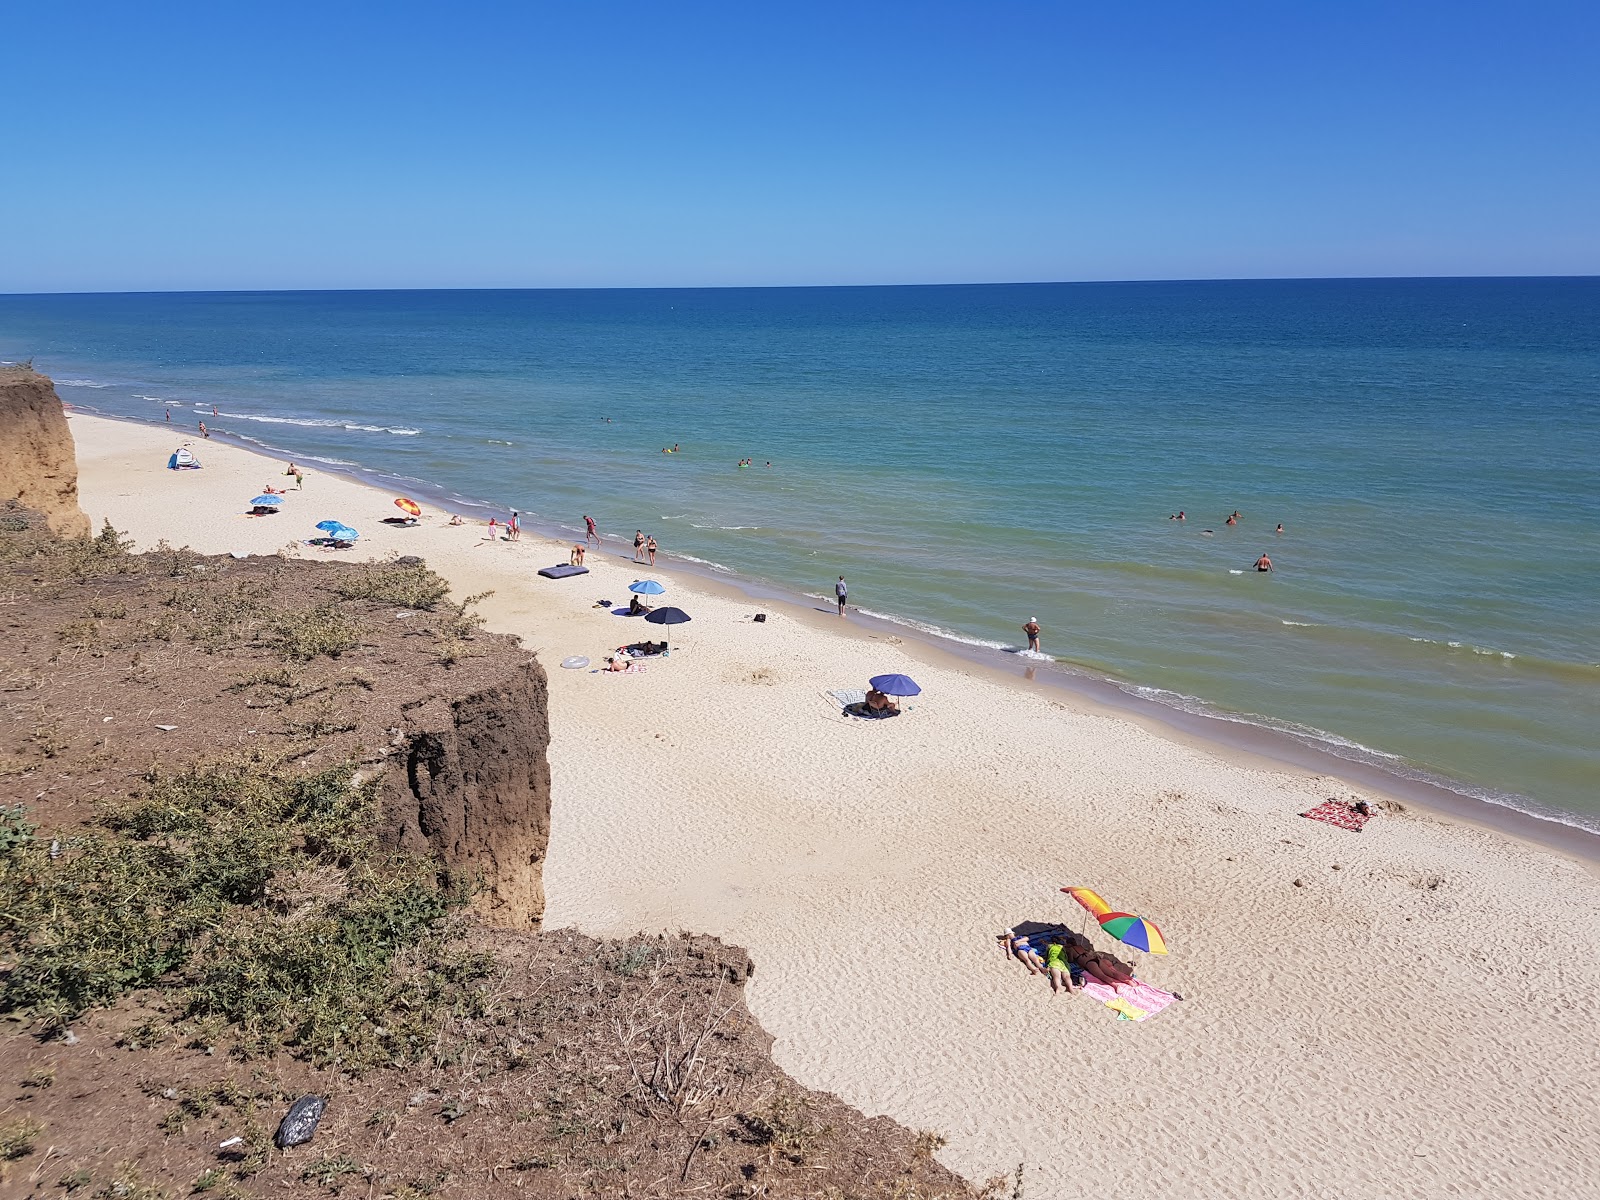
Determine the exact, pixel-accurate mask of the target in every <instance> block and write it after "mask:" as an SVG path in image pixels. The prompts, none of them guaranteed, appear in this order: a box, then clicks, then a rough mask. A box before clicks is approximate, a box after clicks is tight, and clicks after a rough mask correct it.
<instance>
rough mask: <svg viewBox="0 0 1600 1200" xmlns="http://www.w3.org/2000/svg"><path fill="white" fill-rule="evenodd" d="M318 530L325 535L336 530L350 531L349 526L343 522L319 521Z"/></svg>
mask: <svg viewBox="0 0 1600 1200" xmlns="http://www.w3.org/2000/svg"><path fill="white" fill-rule="evenodd" d="M317 528H318V529H320V530H322V531H323V532H324V533H332V532H333V531H334V530H335V529H348V528H349V526H348V525H346V524H345V523H344V522H343V521H318V522H317Z"/></svg>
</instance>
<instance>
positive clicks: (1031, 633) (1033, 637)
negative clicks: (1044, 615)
mask: <svg viewBox="0 0 1600 1200" xmlns="http://www.w3.org/2000/svg"><path fill="white" fill-rule="evenodd" d="M1022 632H1023V633H1025V634H1027V635H1028V649H1029V650H1032V651H1033V652H1034V653H1035V654H1037V653H1039V618H1038V617H1029V618H1028V623H1027V624H1026V625H1024V626H1023V627H1022Z"/></svg>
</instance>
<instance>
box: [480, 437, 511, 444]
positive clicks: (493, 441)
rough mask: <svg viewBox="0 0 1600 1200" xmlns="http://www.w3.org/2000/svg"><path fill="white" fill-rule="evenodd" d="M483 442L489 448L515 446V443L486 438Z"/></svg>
mask: <svg viewBox="0 0 1600 1200" xmlns="http://www.w3.org/2000/svg"><path fill="white" fill-rule="evenodd" d="M485 440H486V441H487V442H488V443H489V445H491V446H515V445H516V443H515V442H503V441H501V440H500V439H499V438H487V439H485Z"/></svg>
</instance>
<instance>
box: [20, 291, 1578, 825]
mask: <svg viewBox="0 0 1600 1200" xmlns="http://www.w3.org/2000/svg"><path fill="white" fill-rule="evenodd" d="M0 359H7V360H26V359H32V361H33V362H34V364H35V366H37V367H38V368H39V369H40V370H42V371H44V372H46V373H48V374H50V375H51V376H53V377H54V379H55V381H56V384H57V387H58V390H59V392H60V395H61V397H62V399H63V400H64V401H66V402H67V403H69V404H71V405H73V406H75V407H78V408H82V409H85V410H89V411H94V412H101V413H105V414H109V415H113V416H117V417H122V418H128V419H134V420H139V421H144V422H149V423H155V424H163V423H165V420H166V416H167V414H168V413H169V412H170V414H171V422H172V426H173V429H174V434H175V435H179V434H182V435H183V436H188V437H192V436H194V431H195V428H196V425H197V422H198V421H199V420H201V419H204V420H205V421H206V422H207V424H208V426H209V427H210V428H211V429H212V431H213V432H214V433H216V434H217V435H218V436H223V437H228V438H232V439H235V440H237V441H239V442H241V443H243V444H245V445H249V446H253V447H256V448H259V449H262V450H265V451H269V452H272V453H274V454H278V455H281V456H283V457H293V458H295V459H297V460H298V461H301V462H304V463H306V464H307V465H308V466H313V468H314V469H315V467H316V466H317V465H320V466H322V467H325V468H327V469H330V470H351V471H365V472H367V473H376V474H377V475H378V476H380V477H386V478H389V479H391V480H393V481H394V484H395V486H396V487H397V488H406V489H409V490H412V491H415V492H422V493H424V494H426V495H428V496H430V497H434V498H439V499H448V500H449V501H450V502H451V503H453V504H455V505H456V506H457V507H458V508H460V509H461V510H462V511H465V512H469V513H471V512H479V513H484V514H491V513H500V514H501V515H504V513H505V512H506V511H508V510H509V509H511V508H516V509H519V510H520V511H521V512H522V513H523V516H524V520H525V522H526V523H528V524H530V525H533V526H542V527H544V528H546V529H549V530H551V531H553V532H558V533H559V532H563V531H564V532H566V533H572V534H576V533H578V532H579V531H580V530H581V529H582V527H583V520H582V518H583V516H584V515H585V514H588V515H592V516H593V517H594V518H595V519H596V521H597V522H598V524H599V526H600V528H601V530H602V531H603V532H605V533H608V534H611V535H617V536H626V537H627V538H629V539H630V540H631V536H632V534H633V531H634V530H635V529H642V530H643V531H644V532H646V533H647V534H651V535H653V536H655V537H656V538H657V540H658V541H659V542H660V544H661V546H662V548H663V550H664V551H665V552H667V553H668V554H669V555H671V556H676V557H677V558H678V560H679V561H687V562H689V563H691V564H694V565H695V567H697V568H698V569H700V570H703V571H706V572H709V573H712V574H715V575H718V576H719V577H722V578H725V579H728V580H730V581H733V582H740V581H743V582H746V583H748V584H750V585H753V586H760V587H766V588H775V589H778V590H781V591H783V592H785V593H790V594H798V595H801V596H806V597H815V598H819V601H818V602H819V603H826V602H827V601H828V600H830V599H831V596H832V589H833V584H834V581H835V580H836V579H837V578H838V577H839V576H840V575H844V576H845V577H846V579H847V580H848V581H849V589H850V597H851V600H852V602H853V603H855V604H857V605H859V606H860V607H861V609H862V611H864V612H866V613H872V614H878V615H879V616H880V617H881V618H883V619H886V620H889V621H893V622H898V623H900V624H901V625H903V626H905V628H906V631H907V634H908V636H922V637H929V638H934V639H939V640H943V641H946V642H949V643H955V644H959V645H961V646H963V647H965V648H966V649H967V650H969V651H972V652H985V653H992V654H994V655H997V656H998V655H1015V654H1018V653H1019V652H1020V651H1021V648H1022V646H1023V645H1024V643H1025V639H1024V636H1023V633H1022V630H1021V626H1022V625H1023V623H1024V622H1026V621H1027V620H1028V619H1029V618H1030V617H1036V618H1037V619H1038V621H1039V623H1040V625H1041V626H1042V627H1043V643H1042V650H1043V657H1041V658H1040V659H1038V660H1035V661H1036V662H1037V664H1038V666H1039V667H1040V669H1041V670H1043V671H1046V672H1050V671H1056V672H1060V673H1061V674H1062V676H1063V677H1075V678H1085V679H1095V680H1099V681H1110V682H1111V683H1112V684H1113V685H1114V686H1115V687H1116V688H1117V689H1119V690H1120V691H1121V692H1124V693H1126V694H1128V695H1129V696H1132V697H1139V698H1142V699H1144V700H1148V701H1150V702H1152V703H1154V704H1157V705H1161V706H1166V707H1167V708H1168V709H1171V710H1174V711H1180V712H1186V713H1200V714H1207V715H1209V716H1212V717H1218V718H1221V719H1223V720H1224V721H1226V722H1230V723H1236V724H1238V725H1240V726H1258V727H1260V728H1263V729H1267V730H1273V731H1276V732H1277V733H1278V734H1281V735H1284V736H1287V737H1290V738H1293V739H1296V740H1297V741H1299V742H1302V743H1304V744H1305V745H1307V746H1313V747H1317V748H1320V749H1323V750H1327V751H1329V752H1330V753H1333V754H1335V755H1338V756H1340V757H1343V758H1347V759H1351V760H1353V761H1359V762H1362V763H1365V764H1368V765H1369V766H1377V767H1381V768H1382V769H1384V770H1386V771H1390V772H1393V773H1394V774H1396V775H1399V776H1402V777H1407V778H1413V779H1427V780H1432V781H1435V782H1442V783H1444V784H1446V785H1448V786H1449V787H1450V788H1451V789H1452V790H1454V791H1456V792H1458V793H1460V794H1461V795H1462V796H1465V797H1470V798H1473V799H1474V800H1476V801H1479V802H1483V803H1486V804H1490V805H1497V806H1503V807H1505V808H1509V809H1517V810H1520V811H1522V812H1524V813H1531V814H1535V815H1537V816H1539V817H1543V818H1546V819H1548V820H1552V821H1557V822H1560V823H1563V824H1566V825H1570V826H1575V827H1578V828H1582V829H1586V830H1589V831H1592V832H1600V536H1597V523H1600V279H1596V278H1540V279H1504V278H1497V279H1382V280H1355V279H1352V280H1309V281H1298V280H1297V281H1259V280H1252V281H1236V282H1175V283H1085V284H1027V285H988V286H947V287H939V286H918V287H845V288H755V289H744V288H730V289H686V290H657V289H651V290H548V291H539V290H530V291H373V292H235V293H223V292H211V293H188V294H185V293H150V294H106V295H5V296H0ZM213 407H214V408H215V409H216V411H217V415H216V416H212V409H213ZM667 449H672V450H673V452H671V453H664V450H667ZM741 462H747V463H748V464H749V465H746V466H741V465H739V464H740V463H741ZM243 499H247V497H241V500H243ZM1179 512H1182V513H1183V514H1184V519H1183V520H1176V519H1174V517H1175V515H1176V514H1178V513H1179ZM1234 513H1237V514H1238V516H1237V518H1236V521H1235V523H1233V524H1229V523H1228V522H1229V518H1230V516H1232V514H1234ZM318 515H319V516H326V515H328V514H321V513H320V512H319V514H318ZM333 515H335V516H337V515H338V514H333ZM1280 526H1281V530H1280V528H1279V527H1280ZM1262 554H1267V555H1269V556H1270V558H1271V562H1272V565H1273V570H1272V571H1271V572H1270V573H1267V572H1261V571H1257V570H1255V569H1254V564H1255V563H1256V561H1257V559H1258V558H1259V557H1260V556H1261V555H1262Z"/></svg>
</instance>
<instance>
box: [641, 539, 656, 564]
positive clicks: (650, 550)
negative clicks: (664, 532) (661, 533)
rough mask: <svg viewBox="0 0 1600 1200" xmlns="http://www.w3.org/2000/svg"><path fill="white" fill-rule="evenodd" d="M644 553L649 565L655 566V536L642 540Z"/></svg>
mask: <svg viewBox="0 0 1600 1200" xmlns="http://www.w3.org/2000/svg"><path fill="white" fill-rule="evenodd" d="M644 552H645V553H646V554H648V555H649V556H650V565H651V566H652V567H653V566H655V565H656V535H655V534H653V533H652V534H651V535H650V536H649V537H647V538H646V539H645V540H644Z"/></svg>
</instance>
